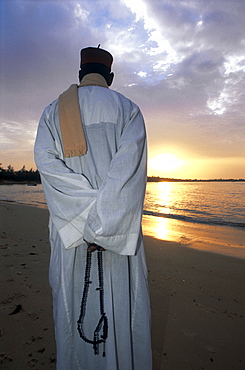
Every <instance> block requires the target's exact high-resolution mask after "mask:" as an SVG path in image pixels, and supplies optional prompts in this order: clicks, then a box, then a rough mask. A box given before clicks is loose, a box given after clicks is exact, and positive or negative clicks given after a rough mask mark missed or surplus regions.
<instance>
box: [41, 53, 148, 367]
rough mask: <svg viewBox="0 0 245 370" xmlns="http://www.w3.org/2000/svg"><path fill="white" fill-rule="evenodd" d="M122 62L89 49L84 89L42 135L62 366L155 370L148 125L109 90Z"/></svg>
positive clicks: (63, 100) (58, 105)
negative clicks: (146, 204)
mask: <svg viewBox="0 0 245 370" xmlns="http://www.w3.org/2000/svg"><path fill="white" fill-rule="evenodd" d="M112 61H113V58H112V56H111V54H110V53H108V52H107V51H105V50H103V49H100V48H99V47H98V48H85V49H82V50H81V70H80V72H79V77H80V85H79V86H78V87H77V85H72V86H71V87H70V88H69V89H68V90H67V91H66V92H65V93H63V94H61V95H60V97H59V99H57V100H55V101H54V102H53V103H52V104H50V105H49V106H48V107H47V108H46V109H45V110H44V112H43V114H42V117H41V120H40V123H39V127H38V132H37V137H36V143H35V160H36V164H37V168H38V170H39V171H40V174H41V179H42V185H43V189H44V192H45V196H46V199H47V204H48V208H49V212H50V223H49V228H50V242H51V257H50V284H51V287H52V293H53V311H54V322H55V338H56V345H57V369H59V370H61V369H64V370H71V369H74V370H75V369H83V370H95V369H99V370H151V368H152V367H151V366H152V365H151V344H150V305H149V295H148V286H147V269H146V264H145V255H144V248H143V241H142V232H141V217H142V208H143V201H144V194H145V185H146V134H145V126H144V121H143V117H142V114H141V112H140V110H139V108H138V107H137V106H136V105H135V104H134V103H133V102H131V101H130V100H128V99H127V98H126V97H124V96H123V95H121V94H119V93H117V92H116V91H113V90H110V89H109V88H108V86H110V85H111V83H112V80H113V73H112V72H111V65H112Z"/></svg>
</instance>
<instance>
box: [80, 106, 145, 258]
mask: <svg viewBox="0 0 245 370" xmlns="http://www.w3.org/2000/svg"><path fill="white" fill-rule="evenodd" d="M146 156H147V150H146V133H145V125H144V120H143V117H142V114H141V112H140V110H139V108H138V107H137V106H136V105H133V107H132V111H131V114H130V118H129V119H128V122H127V123H126V125H125V126H124V129H123V132H122V135H121V138H120V141H119V146H118V151H117V153H116V154H115V156H114V157H113V159H112V161H111V164H110V168H109V171H108V173H107V177H106V179H105V180H104V182H103V183H102V185H101V186H100V188H99V190H98V194H97V197H96V201H95V203H94V204H93V206H92V208H91V210H90V211H89V214H88V218H87V221H86V223H85V228H84V239H85V240H86V241H88V242H91V243H96V244H99V245H101V246H102V247H104V248H105V249H106V250H109V251H111V252H114V253H117V254H122V255H134V254H135V253H136V251H137V246H138V245H139V238H142V233H141V218H142V210H143V202H144V196H145V186H146V159H147V158H146Z"/></svg>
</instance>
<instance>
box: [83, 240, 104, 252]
mask: <svg viewBox="0 0 245 370" xmlns="http://www.w3.org/2000/svg"><path fill="white" fill-rule="evenodd" d="M85 242H86V243H87V245H88V252H94V251H105V249H104V248H103V247H101V246H100V245H98V244H95V243H89V242H87V241H86V240H85Z"/></svg>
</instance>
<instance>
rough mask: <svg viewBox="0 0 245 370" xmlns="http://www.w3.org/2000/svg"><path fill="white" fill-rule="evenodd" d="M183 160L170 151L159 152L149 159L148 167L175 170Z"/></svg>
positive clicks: (159, 169)
mask: <svg viewBox="0 0 245 370" xmlns="http://www.w3.org/2000/svg"><path fill="white" fill-rule="evenodd" d="M183 162H184V161H183V160H181V159H179V158H177V157H176V156H175V155H173V154H170V153H163V154H160V155H158V156H156V157H154V158H153V159H151V160H149V167H150V168H151V169H153V170H157V171H170V172H171V171H175V170H176V169H177V168H179V167H180V166H181V165H182V164H183Z"/></svg>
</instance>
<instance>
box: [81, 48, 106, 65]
mask: <svg viewBox="0 0 245 370" xmlns="http://www.w3.org/2000/svg"><path fill="white" fill-rule="evenodd" d="M112 62H113V57H112V55H111V54H110V53H109V52H108V51H106V50H104V49H100V45H99V46H98V47H97V48H94V47H88V48H85V49H82V50H81V63H80V67H81V68H82V66H83V64H86V63H100V64H104V65H105V66H106V67H108V68H109V69H111V65H112Z"/></svg>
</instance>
